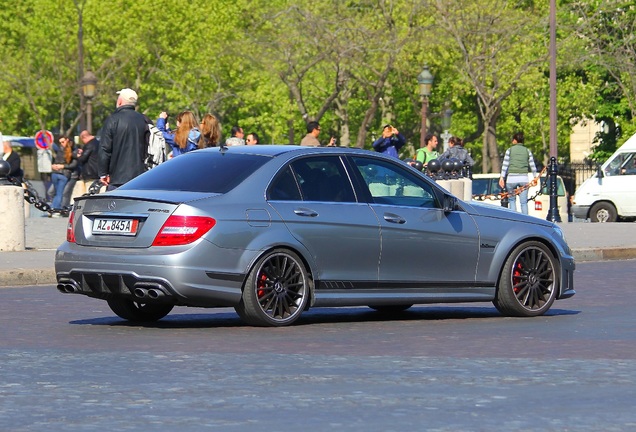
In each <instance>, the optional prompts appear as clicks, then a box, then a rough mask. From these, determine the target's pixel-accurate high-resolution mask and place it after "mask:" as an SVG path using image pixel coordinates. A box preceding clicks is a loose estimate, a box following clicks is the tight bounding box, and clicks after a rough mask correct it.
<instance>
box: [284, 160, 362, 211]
mask: <svg viewBox="0 0 636 432" xmlns="http://www.w3.org/2000/svg"><path fill="white" fill-rule="evenodd" d="M291 168H292V171H293V174H294V178H295V180H296V183H297V184H298V186H299V187H300V192H301V195H302V199H303V200H304V201H321V202H356V197H355V194H354V192H353V187H352V185H351V181H350V180H349V176H348V175H347V172H346V170H345V168H344V165H343V164H342V160H341V159H340V157H338V156H316V157H304V158H301V159H298V160H295V161H294V162H292V164H291Z"/></svg>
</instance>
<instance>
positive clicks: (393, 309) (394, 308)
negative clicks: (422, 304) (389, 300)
mask: <svg viewBox="0 0 636 432" xmlns="http://www.w3.org/2000/svg"><path fill="white" fill-rule="evenodd" d="M411 306H413V305H412V304H405V305H386V306H369V307H370V308H371V309H373V310H376V311H378V312H380V313H383V314H395V313H400V312H404V311H405V310H407V309H409V308H410V307H411Z"/></svg>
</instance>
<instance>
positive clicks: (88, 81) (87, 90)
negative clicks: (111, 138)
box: [81, 70, 97, 133]
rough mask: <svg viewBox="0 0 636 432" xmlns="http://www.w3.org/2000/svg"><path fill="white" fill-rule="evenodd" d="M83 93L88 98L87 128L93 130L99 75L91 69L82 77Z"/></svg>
mask: <svg viewBox="0 0 636 432" xmlns="http://www.w3.org/2000/svg"><path fill="white" fill-rule="evenodd" d="M81 84H82V95H84V99H86V130H87V131H89V132H91V133H92V132H93V131H92V130H91V129H92V128H93V97H94V96H95V88H96V87H97V77H96V76H95V74H94V73H93V72H91V71H90V70H88V71H86V73H85V74H84V76H83V77H82V82H81Z"/></svg>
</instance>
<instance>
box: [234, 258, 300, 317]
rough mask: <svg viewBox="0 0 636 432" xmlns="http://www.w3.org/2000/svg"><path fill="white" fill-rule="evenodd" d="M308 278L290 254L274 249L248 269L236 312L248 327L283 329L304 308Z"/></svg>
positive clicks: (298, 259) (298, 261)
mask: <svg viewBox="0 0 636 432" xmlns="http://www.w3.org/2000/svg"><path fill="white" fill-rule="evenodd" d="M308 298H309V277H308V275H307V270H306V269H305V266H304V264H303V262H302V260H301V259H300V258H299V257H298V255H296V254H295V253H294V252H292V251H290V250H286V249H275V250H273V251H270V252H268V253H267V254H265V255H264V256H262V257H261V258H260V259H259V260H258V261H257V263H256V265H255V266H254V267H253V268H252V270H251V272H250V274H249V276H248V278H247V280H246V282H245V286H244V288H243V297H242V299H241V303H240V304H239V305H238V306H236V312H237V313H238V314H239V316H240V317H241V318H242V319H243V320H244V321H245V322H247V323H248V324H252V325H257V326H284V325H289V324H291V323H293V322H294V321H296V320H297V319H298V318H299V317H300V314H301V313H302V312H303V310H304V309H305V307H306V305H307V301H308Z"/></svg>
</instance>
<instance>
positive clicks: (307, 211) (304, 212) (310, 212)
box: [294, 208, 318, 217]
mask: <svg viewBox="0 0 636 432" xmlns="http://www.w3.org/2000/svg"><path fill="white" fill-rule="evenodd" d="M294 213H295V214H296V215H298V216H308V217H316V216H318V212H316V211H314V210H311V209H308V208H297V209H295V210H294Z"/></svg>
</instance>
